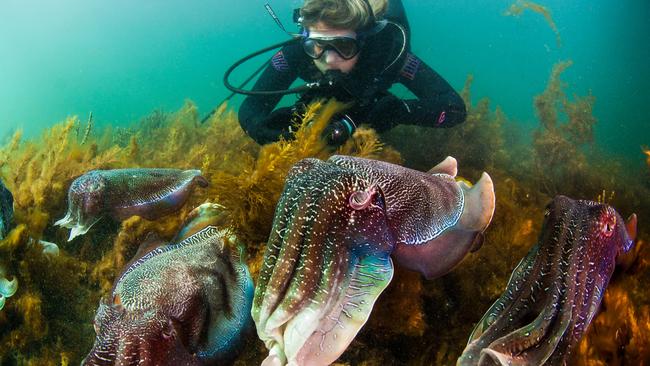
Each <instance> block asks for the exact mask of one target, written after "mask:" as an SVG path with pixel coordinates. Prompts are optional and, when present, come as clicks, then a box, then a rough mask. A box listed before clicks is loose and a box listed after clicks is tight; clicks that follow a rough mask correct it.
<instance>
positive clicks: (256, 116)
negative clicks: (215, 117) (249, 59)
mask: <svg viewBox="0 0 650 366" xmlns="http://www.w3.org/2000/svg"><path fill="white" fill-rule="evenodd" d="M297 77H298V73H297V72H296V71H295V69H292V68H291V67H290V66H289V64H288V62H287V59H286V57H285V55H284V52H283V50H280V51H278V53H276V54H275V55H274V56H273V57H272V58H271V60H270V61H269V65H268V66H267V67H266V69H264V71H263V72H262V75H261V76H260V77H259V79H257V82H256V83H255V85H254V86H253V90H256V91H259V90H283V89H287V88H289V86H291V83H293V81H294V80H296V78H297ZM280 99H282V95H249V96H248V97H246V99H244V102H243V103H242V105H241V107H240V108H239V124H240V125H241V127H242V129H243V130H244V131H245V132H246V134H248V136H250V137H251V138H252V139H253V140H255V141H256V142H257V143H258V144H266V143H269V142H273V141H277V140H278V139H279V138H280V136H285V137H289V126H290V125H291V116H292V114H293V110H292V108H290V107H285V108H278V109H277V110H275V111H274V110H273V108H275V106H277V105H278V103H279V102H280Z"/></svg>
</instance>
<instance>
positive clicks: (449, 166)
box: [427, 156, 458, 177]
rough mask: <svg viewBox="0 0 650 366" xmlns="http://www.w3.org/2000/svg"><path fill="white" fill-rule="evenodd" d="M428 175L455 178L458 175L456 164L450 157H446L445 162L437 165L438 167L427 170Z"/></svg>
mask: <svg viewBox="0 0 650 366" xmlns="http://www.w3.org/2000/svg"><path fill="white" fill-rule="evenodd" d="M427 173H429V174H448V175H451V176H452V177H456V174H458V162H457V161H456V159H455V158H454V157H452V156H447V157H446V158H445V160H443V161H441V162H440V163H438V165H436V166H434V167H433V168H431V169H429V171H428V172H427Z"/></svg>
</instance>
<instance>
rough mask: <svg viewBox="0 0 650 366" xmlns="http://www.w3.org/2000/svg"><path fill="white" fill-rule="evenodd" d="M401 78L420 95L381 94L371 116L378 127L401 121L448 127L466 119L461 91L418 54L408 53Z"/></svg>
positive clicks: (400, 74)
mask: <svg viewBox="0 0 650 366" xmlns="http://www.w3.org/2000/svg"><path fill="white" fill-rule="evenodd" d="M397 81H398V82H400V83H402V84H404V86H406V88H408V89H409V90H410V91H411V92H412V93H413V94H414V95H415V96H416V97H417V98H418V99H410V100H401V99H399V98H397V97H395V96H393V95H392V94H388V95H385V96H383V97H380V98H379V99H378V100H377V101H376V103H375V107H374V108H373V109H372V110H371V112H370V114H369V118H368V119H369V121H370V123H371V124H372V126H373V127H374V128H375V129H377V130H378V131H385V130H388V129H390V128H392V127H394V126H395V125H397V124H413V125H420V126H427V127H443V128H445V127H452V126H454V125H457V124H459V123H461V122H463V121H465V117H466V116H467V112H466V109H465V103H464V102H463V99H462V98H461V97H460V95H458V93H456V91H455V90H454V89H453V88H452V87H451V85H449V83H448V82H447V81H446V80H445V79H443V78H442V76H440V75H439V74H438V73H437V72H435V71H434V70H433V69H432V68H431V67H429V66H428V65H427V64H425V63H424V62H422V61H421V60H420V59H419V58H417V57H416V56H415V55H413V54H411V53H409V54H408V55H407V57H406V60H405V63H404V66H403V67H402V69H401V71H400V73H399V76H398V80H397Z"/></svg>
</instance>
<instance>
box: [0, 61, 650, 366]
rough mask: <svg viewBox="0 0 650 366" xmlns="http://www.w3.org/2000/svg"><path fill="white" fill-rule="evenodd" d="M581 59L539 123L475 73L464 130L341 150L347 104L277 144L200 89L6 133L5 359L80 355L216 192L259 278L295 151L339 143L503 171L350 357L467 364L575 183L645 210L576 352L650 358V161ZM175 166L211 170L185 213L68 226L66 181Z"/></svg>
mask: <svg viewBox="0 0 650 366" xmlns="http://www.w3.org/2000/svg"><path fill="white" fill-rule="evenodd" d="M569 65H570V63H568V62H564V63H559V64H558V65H557V66H556V67H555V68H554V69H553V70H552V72H551V74H550V77H549V82H548V85H547V87H546V89H545V90H543V91H542V90H541V91H540V95H539V96H538V97H536V98H535V100H534V101H533V103H534V107H535V109H536V111H537V117H538V119H539V125H538V126H537V127H536V128H535V130H534V131H532V133H530V132H529V131H525V130H522V129H521V128H520V127H518V126H517V124H516V123H515V121H510V120H509V119H508V117H507V115H506V113H505V112H504V111H502V110H501V109H500V108H498V107H497V108H493V107H492V106H490V103H489V100H487V99H483V100H480V101H477V102H474V103H473V102H472V100H471V81H472V78H471V77H470V78H468V81H467V83H466V87H465V89H464V91H463V93H462V95H463V97H464V98H465V100H466V102H467V106H468V119H467V122H466V123H464V124H462V125H459V126H457V127H455V128H453V129H448V130H441V129H426V128H420V127H416V126H399V127H397V128H395V129H394V130H392V131H390V132H389V133H386V134H384V135H382V136H378V135H377V134H376V133H375V132H374V131H372V130H371V129H368V128H364V127H363V126H362V127H360V128H359V129H358V130H357V131H356V132H355V135H354V138H353V139H351V140H349V141H348V142H347V143H346V144H345V145H343V146H341V147H340V148H338V149H337V150H336V151H333V150H332V149H330V148H328V147H327V146H326V145H325V144H324V143H323V142H322V141H321V140H320V132H321V131H322V130H323V129H324V128H325V126H326V125H327V123H328V121H329V119H330V117H332V116H333V115H334V114H335V113H337V112H338V111H339V110H340V109H341V108H342V106H340V105H337V104H336V103H326V102H322V103H317V104H314V105H312V106H311V107H310V108H309V109H308V110H307V111H306V112H305V114H304V115H303V116H301V117H302V121H303V122H302V123H301V125H300V126H297V127H300V128H298V130H297V132H296V139H295V140H290V141H289V140H282V141H279V142H277V143H274V144H269V145H266V146H263V147H259V146H257V145H256V144H255V143H254V142H253V141H252V140H250V139H249V138H247V137H246V136H245V134H244V133H243V132H242V131H241V129H240V128H239V124H238V123H237V120H236V118H235V114H234V113H233V112H232V111H230V110H228V109H226V107H225V106H224V107H222V108H221V109H220V110H219V111H217V113H215V114H214V115H213V116H212V117H211V118H210V119H209V120H208V121H207V123H205V124H201V123H200V122H199V120H200V119H199V117H198V111H197V109H196V106H194V105H193V104H192V103H190V102H188V103H186V104H185V105H184V106H183V107H182V108H180V109H179V110H178V111H176V112H174V113H165V112H161V111H154V112H153V113H152V114H151V115H150V116H147V117H145V118H143V119H142V120H141V121H138V122H137V123H134V124H133V125H131V126H128V127H119V128H118V127H114V128H111V127H109V128H106V129H102V130H99V129H95V128H94V127H93V126H94V124H92V122H91V123H80V122H79V120H78V119H76V118H69V119H67V120H65V121H63V122H62V123H59V124H56V125H54V126H52V127H51V128H50V129H47V130H46V131H44V132H43V134H42V135H41V136H40V137H39V138H35V139H32V140H24V139H23V138H22V137H21V134H20V132H18V133H16V134H15V135H14V136H13V137H12V138H11V139H10V140H8V141H7V143H6V144H5V145H4V146H3V147H2V148H0V176H1V178H2V180H3V182H4V183H5V184H6V186H7V188H8V189H9V190H10V191H11V192H12V193H13V196H14V220H13V221H14V224H15V226H13V227H12V228H11V230H10V231H9V232H8V233H7V235H6V237H5V238H4V239H2V240H1V241H0V268H3V269H4V278H7V279H12V280H13V279H16V281H17V283H18V284H19V285H18V288H17V291H16V292H15V293H14V294H13V296H12V297H11V298H9V299H8V300H7V301H6V303H5V306H4V308H3V309H2V310H0V363H2V364H9V365H12V364H34V365H59V364H64V365H67V364H79V363H80V362H81V360H82V359H83V357H85V356H86V355H87V354H88V352H90V350H91V349H92V347H93V340H94V339H95V332H94V329H93V325H92V320H93V318H94V316H95V311H96V308H97V304H98V303H99V301H100V299H101V298H102V297H105V296H109V295H110V294H111V293H112V290H113V289H112V287H113V284H114V283H115V281H116V279H117V278H118V277H119V274H120V273H122V271H123V270H124V268H125V267H126V266H128V265H129V261H131V260H132V259H133V257H134V256H135V255H136V252H137V250H138V247H139V246H140V245H141V244H142V243H144V242H146V240H147V238H151V235H155V236H156V237H158V238H159V239H160V240H161V241H163V242H172V241H174V238H175V237H176V235H177V234H178V233H179V230H180V228H181V227H182V225H183V222H184V220H185V219H186V218H187V217H188V216H190V212H191V211H192V209H193V208H195V207H197V206H199V205H200V204H202V203H204V202H205V201H210V202H218V203H219V204H221V205H222V206H223V214H224V217H223V220H224V221H223V224H222V225H223V226H224V227H228V228H229V229H230V230H231V231H232V234H233V235H234V236H236V237H237V239H238V241H239V242H240V243H241V244H242V245H243V246H244V252H245V257H247V262H248V264H249V268H250V273H251V276H252V278H253V279H254V280H257V279H258V277H259V275H260V271H261V268H262V264H263V257H264V251H265V249H266V242H267V239H268V235H269V233H270V232H271V228H272V226H273V218H274V213H275V207H276V204H277V202H278V201H279V199H280V197H281V195H282V190H283V186H284V183H285V179H286V178H287V175H288V173H289V171H290V169H291V167H292V166H293V165H294V164H296V163H297V162H299V161H300V160H302V159H305V158H316V159H319V160H323V161H325V160H327V159H328V158H329V157H330V156H332V155H334V154H339V155H352V156H358V157H363V158H369V159H376V160H382V161H386V162H391V163H398V164H400V165H403V166H405V167H408V168H411V169H416V170H420V171H427V170H429V169H430V168H431V167H432V166H435V165H436V163H437V162H439V161H443V160H444V158H445V157H446V156H449V155H451V156H454V157H455V158H456V159H457V160H458V162H459V164H460V165H461V166H462V167H463V169H462V174H463V176H464V177H465V178H467V179H469V180H471V181H475V180H478V178H479V177H480V175H481V172H483V171H489V172H490V176H491V177H492V180H493V181H494V188H495V194H496V197H497V198H496V210H495V213H494V217H493V219H492V223H491V224H490V227H489V228H488V229H487V230H486V231H485V233H484V234H485V238H484V244H483V246H482V247H481V248H480V250H478V251H476V252H475V253H470V254H467V255H466V256H465V258H464V259H463V261H462V262H461V263H460V264H459V265H458V266H457V267H456V268H455V269H454V270H453V271H452V272H450V273H448V274H446V275H445V276H442V277H440V278H437V279H435V280H432V281H425V280H423V278H422V277H421V275H420V274H419V273H417V272H414V271H410V270H408V269H406V268H404V267H403V266H401V265H400V264H396V265H395V266H394V273H393V279H392V281H391V282H390V284H388V285H387V287H386V289H385V290H383V293H382V294H381V296H379V297H378V299H377V300H376V303H375V305H374V307H373V310H372V314H371V315H370V316H369V318H368V321H367V323H366V324H365V325H364V326H363V328H362V329H361V330H360V331H359V333H358V334H357V335H356V337H354V340H352V342H351V343H350V345H349V347H348V348H347V350H346V351H345V352H344V353H343V354H342V355H341V357H340V358H339V359H338V361H337V362H339V363H340V364H344V365H356V364H365V365H378V364H397V365H402V364H404V365H406V364H408V365H431V364H435V365H449V364H454V363H455V362H456V360H457V359H458V357H459V356H460V355H461V353H462V351H463V348H464V347H465V345H466V344H467V341H468V336H469V335H470V334H471V332H472V329H473V328H474V325H475V324H476V323H477V322H479V321H480V319H481V317H482V316H483V315H484V312H485V310H486V309H488V308H489V307H490V305H491V304H493V303H494V302H495V301H496V300H497V299H498V298H499V297H500V296H501V295H502V293H503V290H504V288H505V287H506V285H507V281H508V278H509V275H510V274H511V272H512V271H513V269H515V268H516V266H517V263H518V261H519V259H520V258H523V257H524V256H525V255H526V253H528V252H529V250H530V249H531V248H532V247H533V246H534V245H535V243H536V242H537V238H538V237H539V235H540V231H541V227H540V225H539V223H541V222H542V220H543V217H544V207H545V206H546V204H547V203H548V202H550V201H551V199H552V198H553V197H555V196H556V195H559V194H563V195H567V196H569V197H572V198H574V199H588V200H594V199H595V198H596V197H598V196H599V195H601V194H602V192H603V190H607V191H608V192H614V193H610V194H608V195H603V196H607V201H608V202H607V204H609V205H610V206H612V207H616V209H617V211H618V212H620V213H621V214H623V215H629V214H630V213H632V212H636V213H637V215H638V217H639V223H640V225H639V228H638V234H637V238H638V241H637V243H636V245H635V246H634V248H632V249H631V250H630V252H629V253H627V254H625V255H622V256H620V257H619V262H620V265H619V266H618V267H617V268H616V270H615V271H614V274H613V275H612V278H611V281H610V283H609V285H608V287H607V291H606V292H605V294H604V297H603V300H602V304H601V306H600V310H599V311H598V312H597V313H596V314H595V315H594V319H593V320H592V322H591V325H590V326H589V328H588V329H587V331H586V333H585V335H584V337H583V339H582V341H581V342H580V344H579V345H578V346H576V348H575V351H574V352H573V353H574V355H573V359H572V360H571V364H576V365H641V364H643V362H646V361H647V360H648V359H649V355H650V336H649V334H650V323H649V321H650V293H649V292H648V290H647V286H646V284H647V283H648V281H649V280H650V249H649V248H650V246H648V245H647V243H648V242H649V241H650V233H649V232H648V229H647V225H644V224H643V223H644V222H645V221H644V220H647V219H646V218H648V217H650V186H648V184H647V181H643V179H644V178H645V177H648V168H647V167H646V166H643V167H642V168H643V171H638V170H634V169H632V168H629V167H628V166H627V165H625V164H623V162H621V160H620V159H618V158H616V157H612V156H608V155H606V154H604V153H603V152H602V151H599V149H598V147H597V146H595V144H594V143H593V129H594V127H595V125H596V123H597V121H596V119H595V118H594V116H593V113H592V111H593V105H594V103H596V99H595V97H594V96H591V95H587V96H572V97H571V98H570V97H568V96H567V95H566V93H565V90H566V85H565V84H564V83H563V82H562V80H561V75H562V71H563V70H565V69H566V68H567V67H569ZM89 120H90V119H89ZM404 141H408V142H409V143H408V144H407V145H405V144H404V143H403V142H404ZM160 146H165V148H164V149H161V148H160ZM391 146H395V147H397V148H398V149H399V152H398V151H397V149H395V148H392V147H391ZM644 159H645V157H644ZM160 167H164V168H170V169H179V170H191V169H200V170H201V172H202V176H204V177H205V179H206V180H207V181H208V182H209V186H208V187H207V188H205V189H197V190H195V191H194V192H193V194H192V195H190V196H189V197H188V198H187V201H186V202H185V204H184V205H183V206H182V207H180V209H179V211H178V213H177V214H175V215H168V216H165V217H161V218H158V219H157V220H155V221H149V220H146V219H144V218H142V217H137V216H136V217H131V218H128V219H126V220H124V221H123V222H121V223H117V222H114V221H112V220H101V221H99V222H98V223H97V224H95V226H94V227H93V230H90V231H88V232H87V233H86V234H85V235H83V236H81V237H77V238H76V239H75V240H73V241H71V242H67V238H68V232H67V230H64V229H61V228H58V227H55V226H54V225H53V224H54V222H55V221H56V220H57V219H58V218H61V217H64V216H65V214H66V192H67V191H68V189H69V187H70V186H71V185H72V183H73V182H74V180H75V179H77V178H79V177H81V176H82V175H83V174H85V173H87V172H89V171H92V170H107V169H134V168H160ZM360 202H363V200H361V201H360ZM188 235H192V234H191V233H188ZM43 243H52V244H54V245H57V247H58V248H59V251H58V252H59V254H58V256H57V255H51V254H48V253H49V252H52V251H54V249H53V248H54V247H52V246H51V245H45V244H43ZM46 247H47V248H50V249H48V250H47V251H45V252H44V250H45V249H46ZM62 304H65V306H62ZM246 344H247V346H246V347H244V348H245V351H244V352H243V353H242V354H241V355H240V356H239V358H238V359H237V360H235V363H236V364H238V365H251V364H260V363H261V362H262V360H263V359H264V358H265V357H266V356H267V354H268V350H266V349H265V347H264V344H263V343H262V342H261V341H259V340H258V339H257V337H255V336H254V335H253V336H252V338H251V339H247V340H246Z"/></svg>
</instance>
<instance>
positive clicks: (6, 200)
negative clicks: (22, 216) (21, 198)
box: [0, 180, 14, 240]
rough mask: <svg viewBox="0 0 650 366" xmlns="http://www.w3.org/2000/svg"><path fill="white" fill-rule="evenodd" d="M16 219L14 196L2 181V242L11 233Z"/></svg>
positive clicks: (0, 234) (0, 236)
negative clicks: (14, 218) (10, 230)
mask: <svg viewBox="0 0 650 366" xmlns="http://www.w3.org/2000/svg"><path fill="white" fill-rule="evenodd" d="M13 217H14V196H13V195H12V194H11V191H10V190H8V189H7V187H5V185H4V183H3V182H2V180H0V240H1V239H4V237H5V236H6V235H7V233H9V229H10V228H11V224H12V221H13Z"/></svg>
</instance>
